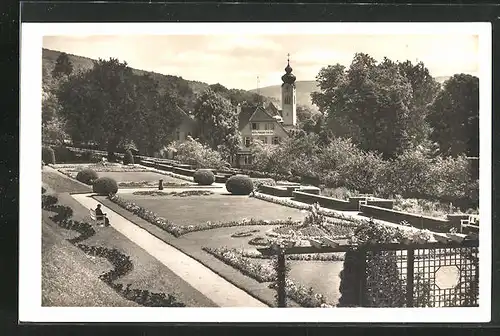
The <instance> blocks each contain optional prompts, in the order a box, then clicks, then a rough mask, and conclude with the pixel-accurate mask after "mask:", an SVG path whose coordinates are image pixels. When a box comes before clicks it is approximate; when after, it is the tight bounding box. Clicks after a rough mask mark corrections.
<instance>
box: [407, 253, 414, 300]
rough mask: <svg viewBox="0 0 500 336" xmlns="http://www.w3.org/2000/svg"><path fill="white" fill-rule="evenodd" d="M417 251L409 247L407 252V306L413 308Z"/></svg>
mask: <svg viewBox="0 0 500 336" xmlns="http://www.w3.org/2000/svg"><path fill="white" fill-rule="evenodd" d="M414 260H415V250H414V249H413V247H408V249H407V250H406V306H407V307H413V291H414V288H413V281H414V278H415V276H414Z"/></svg>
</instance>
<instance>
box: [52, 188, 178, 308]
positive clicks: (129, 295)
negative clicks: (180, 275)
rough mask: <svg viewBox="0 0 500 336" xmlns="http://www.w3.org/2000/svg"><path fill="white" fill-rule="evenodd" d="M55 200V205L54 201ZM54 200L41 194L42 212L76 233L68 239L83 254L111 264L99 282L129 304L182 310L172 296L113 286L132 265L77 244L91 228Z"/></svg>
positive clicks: (115, 255) (121, 256)
mask: <svg viewBox="0 0 500 336" xmlns="http://www.w3.org/2000/svg"><path fill="white" fill-rule="evenodd" d="M54 199H55V202H54ZM56 203H57V197H55V196H52V195H42V207H43V209H45V210H47V211H50V212H55V213H56V214H55V215H54V216H52V217H51V219H52V220H53V221H54V222H55V223H56V224H58V225H59V226H60V227H62V228H64V229H68V230H74V231H77V232H78V233H79V234H80V235H79V236H77V237H75V238H72V239H68V241H69V242H70V243H72V244H73V245H76V246H77V247H78V248H80V249H81V250H82V251H83V252H85V253H86V254H89V255H92V256H98V257H103V258H106V259H107V260H108V261H109V262H110V263H111V264H112V265H113V269H112V270H110V271H108V272H106V273H103V274H101V275H100V276H99V279H100V280H102V281H104V282H105V283H106V284H108V285H109V286H110V287H111V288H113V289H114V290H115V291H116V292H117V293H118V294H120V295H122V296H123V297H124V298H126V299H127V300H130V301H134V302H136V303H137V304H140V305H142V306H145V307H184V306H185V305H184V304H183V303H181V302H179V301H177V299H176V298H175V297H174V296H172V295H171V294H168V295H167V294H165V293H154V292H150V291H148V290H142V289H134V290H130V287H131V284H127V285H126V286H123V284H117V283H114V281H116V280H118V278H120V277H123V276H124V275H126V274H128V273H129V272H130V271H132V269H133V264H132V262H131V261H130V257H129V256H127V255H125V254H123V253H121V252H119V251H118V250H116V249H108V248H106V247H99V246H89V245H85V244H81V243H80V242H82V241H84V240H87V239H88V238H90V237H92V236H93V235H94V234H95V230H94V229H93V228H92V226H91V225H90V224H88V223H85V222H79V221H74V220H71V219H70V218H71V217H72V216H73V210H72V209H71V208H70V207H67V206H63V205H56Z"/></svg>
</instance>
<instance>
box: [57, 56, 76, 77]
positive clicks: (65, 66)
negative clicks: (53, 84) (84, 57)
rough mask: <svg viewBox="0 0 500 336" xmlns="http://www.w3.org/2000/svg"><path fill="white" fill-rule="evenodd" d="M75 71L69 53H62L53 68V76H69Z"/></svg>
mask: <svg viewBox="0 0 500 336" xmlns="http://www.w3.org/2000/svg"><path fill="white" fill-rule="evenodd" d="M72 72H73V63H71V61H70V59H69V56H68V54H66V53H64V52H63V53H61V54H60V55H59V56H58V57H57V59H56V64H55V66H54V69H53V70H52V77H54V78H59V77H61V76H69V75H71V73H72Z"/></svg>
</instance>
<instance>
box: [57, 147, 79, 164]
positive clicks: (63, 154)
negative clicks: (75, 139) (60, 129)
mask: <svg viewBox="0 0 500 336" xmlns="http://www.w3.org/2000/svg"><path fill="white" fill-rule="evenodd" d="M54 153H55V155H56V159H57V162H59V163H73V162H76V155H75V152H73V151H71V150H70V149H69V148H68V147H64V146H56V147H54Z"/></svg>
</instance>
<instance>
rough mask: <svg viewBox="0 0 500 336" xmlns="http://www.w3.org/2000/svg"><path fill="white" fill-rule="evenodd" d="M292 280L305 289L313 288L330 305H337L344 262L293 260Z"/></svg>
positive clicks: (291, 268) (291, 264)
mask: <svg viewBox="0 0 500 336" xmlns="http://www.w3.org/2000/svg"><path fill="white" fill-rule="evenodd" d="M289 263H290V273H289V276H290V279H291V280H292V281H293V282H296V283H299V284H301V285H302V286H305V287H312V288H313V290H314V291H315V292H316V293H321V294H323V295H324V296H325V297H326V301H327V302H328V303H329V304H337V303H338V301H339V298H340V290H339V286H340V277H339V275H340V271H342V269H343V268H344V262H343V261H302V260H300V261H299V260H291V261H289Z"/></svg>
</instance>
